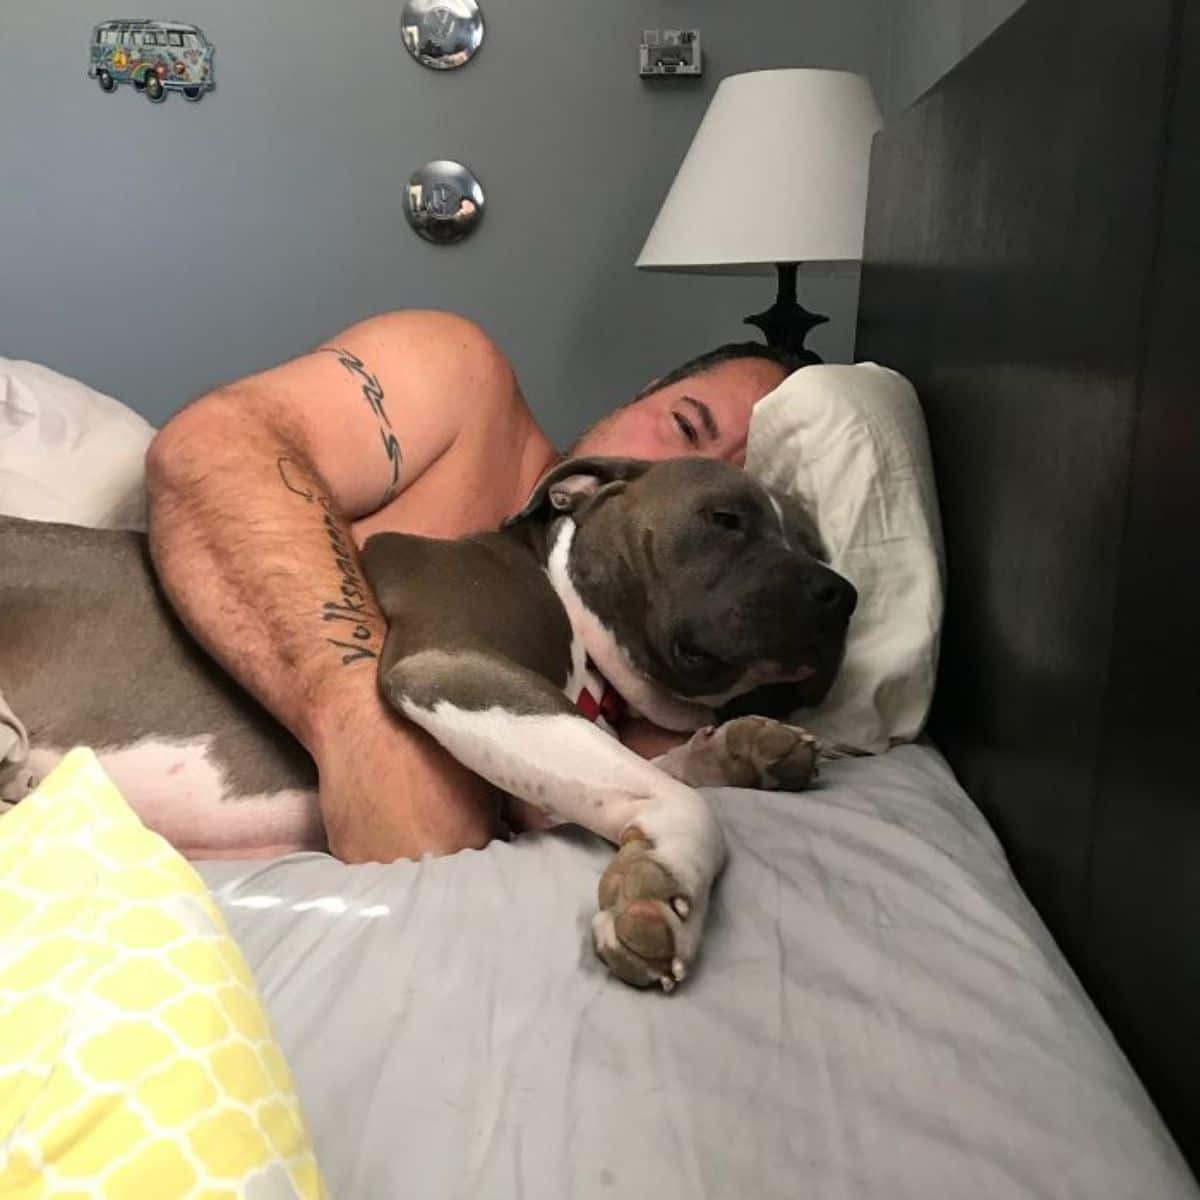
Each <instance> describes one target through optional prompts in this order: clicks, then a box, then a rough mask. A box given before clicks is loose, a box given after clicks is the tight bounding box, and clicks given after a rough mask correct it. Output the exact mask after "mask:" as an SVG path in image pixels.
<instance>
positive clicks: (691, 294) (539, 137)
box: [0, 0, 887, 442]
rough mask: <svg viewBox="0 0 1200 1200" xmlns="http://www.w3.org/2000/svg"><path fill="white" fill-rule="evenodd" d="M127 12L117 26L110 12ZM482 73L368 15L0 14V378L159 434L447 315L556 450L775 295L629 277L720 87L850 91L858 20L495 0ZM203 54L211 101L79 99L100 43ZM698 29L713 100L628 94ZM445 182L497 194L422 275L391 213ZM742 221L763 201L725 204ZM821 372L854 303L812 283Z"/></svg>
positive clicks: (735, 284) (841, 13)
mask: <svg viewBox="0 0 1200 1200" xmlns="http://www.w3.org/2000/svg"><path fill="white" fill-rule="evenodd" d="M131 8H132V9H134V10H136V11H133V12H129V11H128V10H130V9H131ZM483 9H484V12H485V16H486V17H487V20H488V27H487V36H486V40H485V42H484V45H483V48H482V50H481V52H480V54H479V56H478V57H477V58H476V59H475V61H473V62H472V63H470V64H469V65H468V66H466V67H465V68H464V69H462V70H459V71H452V72H447V73H445V74H439V73H435V72H431V71H427V70H425V69H423V68H421V67H420V66H418V65H417V64H416V63H415V62H413V61H412V60H411V59H410V58H409V56H408V55H407V53H406V52H405V50H404V48H403V46H402V44H401V41H400V32H399V19H400V17H399V14H400V6H399V5H398V4H396V3H391V2H384V0H347V3H345V4H342V5H337V6H333V5H321V4H317V3H315V2H313V0H301V2H299V3H297V2H295V0H293V2H292V3H285V2H284V0H262V2H261V3H258V4H254V5H245V4H240V3H237V2H236V0H183V2H182V3H176V2H174V0H172V3H171V4H170V5H165V4H157V3H147V4H143V5H141V6H138V5H133V6H130V5H119V6H116V7H114V6H113V5H111V4H108V3H97V2H95V0H57V2H56V3H54V4H38V3H35V2H34V0H11V2H10V3H6V4H4V5H0V45H2V46H3V47H4V60H5V63H4V70H3V71H2V72H0V175H2V178H0V354H2V355H5V356H9V357H16V358H32V359H35V360H39V361H41V362H44V363H46V364H48V365H50V366H52V367H55V368H56V369H58V370H61V371H64V372H66V373H68V374H71V375H75V376H78V377H80V378H82V379H84V380H85V381H87V382H88V383H90V384H91V385H92V386H94V387H96V388H99V389H101V390H103V391H106V392H109V393H111V394H113V395H116V396H117V397H119V398H121V399H123V400H125V401H126V402H127V403H129V404H130V405H132V406H133V407H134V408H136V409H138V410H139V411H140V412H142V413H143V414H144V415H145V416H147V417H148V418H150V419H151V420H152V421H154V422H156V423H161V422H162V421H163V420H165V419H166V418H167V417H168V416H170V415H171V414H172V413H173V412H175V411H176V410H177V409H178V408H179V407H180V406H181V405H182V404H184V403H185V402H186V401H187V400H188V399H189V398H191V397H193V396H195V395H196V394H197V393H200V392H202V391H205V390H207V389H209V388H211V387H213V386H214V385H216V384H218V383H221V382H223V381H227V380H230V379H234V378H237V377H240V376H242V375H245V374H247V373H248V372H251V371H254V370H257V369H260V368H263V367H266V366H269V365H271V364H273V363H276V362H279V361H281V360H283V359H285V358H287V357H290V356H292V355H295V354H298V353H301V352H303V351H305V350H306V349H307V348H309V347H311V346H312V345H313V344H314V343H315V342H316V341H318V340H320V339H322V338H325V337H328V336H332V335H333V334H334V333H336V332H337V331H338V330H340V329H342V328H344V327H345V326H346V325H348V324H350V323H351V322H353V321H355V320H357V319H359V318H361V317H364V316H367V315H369V314H372V313H375V312H379V311H383V310H387V309H390V308H395V307H401V306H412V305H427V306H437V307H445V308H450V309H453V310H456V311H458V312H462V313H464V314H466V315H468V316H470V317H472V318H474V319H476V320H478V321H480V322H481V323H482V324H483V325H484V326H485V327H486V328H487V329H488V330H489V331H490V332H491V333H492V334H493V336H494V337H495V338H496V339H497V341H498V342H499V343H500V344H501V345H502V346H503V347H504V348H505V349H506V350H507V352H508V353H509V354H510V355H511V356H512V358H513V360H514V361H515V363H516V366H517V370H518V374H519V376H520V378H521V380H522V383H523V385H524V387H525V390H526V393H527V395H528V396H529V400H530V403H531V404H532V406H533V407H534V409H535V411H536V412H537V414H538V416H539V417H540V418H541V419H542V420H543V422H544V423H545V425H546V427H547V430H548V432H549V433H550V435H551V436H552V437H553V438H555V439H556V440H558V441H560V442H562V441H565V440H567V439H569V438H570V437H572V436H574V435H575V434H576V433H577V432H578V431H579V430H580V429H581V428H582V427H583V426H584V425H586V424H588V423H590V422H591V421H593V420H595V419H596V418H597V417H599V416H600V415H601V414H602V413H603V412H604V411H606V410H607V409H608V408H609V407H610V406H611V405H612V404H613V403H615V402H618V401H621V400H624V399H626V398H628V397H629V395H630V394H631V393H632V392H633V391H634V390H635V389H636V388H638V387H639V386H640V385H641V384H643V383H644V382H645V381H646V380H647V379H649V378H650V377H652V376H653V375H654V374H656V373H659V372H661V371H662V370H664V369H669V368H670V367H671V366H673V365H676V363H677V362H678V361H679V360H682V359H683V358H686V357H688V356H690V355H692V354H694V353H697V352H699V351H701V350H704V349H707V348H709V347H710V346H712V345H715V344H718V343H719V342H721V341H726V340H731V339H737V338H743V337H746V336H749V334H750V333H752V332H753V331H751V330H749V329H747V327H745V326H743V325H742V324H741V318H742V317H743V316H744V315H745V314H746V313H749V312H755V311H758V310H760V309H762V308H764V307H765V306H766V305H767V304H768V303H769V302H770V300H771V298H772V296H773V283H772V282H771V281H770V280H769V279H750V280H746V279H728V278H715V277H714V278H695V277H688V276H672V275H650V274H643V273H639V272H637V271H635V270H634V267H633V260H634V258H635V256H636V254H637V252H638V250H639V249H640V247H641V243H642V240H643V238H644V237H645V235H646V233H647V232H648V230H649V227H650V224H651V222H652V220H653V217H654V215H655V213H656V212H657V209H658V205H659V203H660V202H661V200H662V197H663V195H664V194H665V192H666V189H667V187H668V185H669V183H670V180H671V178H672V177H673V174H674V171H675V169H676V167H677V165H678V163H679V161H680V159H681V158H682V156H683V154H684V151H685V150H686V148H687V145H688V143H689V141H690V139H691V136H692V133H693V132H694V130H695V128H696V126H697V124H698V122H699V120H700V117H701V115H702V113H703V111H704V108H705V105H706V103H707V101H708V98H709V97H710V96H711V94H712V92H713V90H714V89H715V87H716V85H717V83H718V81H719V80H720V78H721V77H722V76H724V75H726V74H730V73H732V72H736V71H742V70H748V69H753V68H761V67H772V66H796V65H807V66H822V67H839V68H846V69H850V70H854V71H861V72H864V73H865V74H867V75H868V76H869V77H871V78H872V80H873V81H874V83H875V86H876V89H877V91H878V92H879V95H880V99H881V101H882V99H883V83H884V79H883V67H884V64H885V61H886V56H887V46H886V45H885V44H884V41H883V39H882V37H881V35H880V33H879V29H878V24H879V23H878V20H877V0H839V2H838V3H836V4H835V3H830V2H829V0H754V2H753V3H746V4H739V5H736V6H735V5H730V4H727V3H723V2H722V0H691V2H690V3H688V4H687V5H681V4H677V3H667V2H665V0H655V2H650V0H645V2H639V3H628V2H626V3H620V4H607V5H601V6H594V5H582V4H562V3H557V2H556V0H507V2H506V3H503V4H500V3H489V2H488V0H484V3H483ZM121 15H135V16H160V17H171V18H176V19H180V20H184V21H190V22H193V23H195V24H197V25H199V26H200V28H201V29H203V31H204V32H205V34H206V35H207V36H208V38H209V39H210V41H211V42H212V43H213V45H214V47H215V77H216V81H217V90H216V92H215V93H213V94H212V95H209V96H206V97H205V98H204V99H203V100H202V101H201V102H200V103H198V104H189V103H187V102H185V101H184V100H183V99H182V97H180V96H178V95H169V96H168V97H167V99H166V101H165V102H164V103H163V104H161V105H152V104H150V103H148V102H147V100H146V99H145V98H144V97H143V96H142V95H139V94H137V93H135V92H134V91H133V90H132V89H131V88H129V87H128V86H122V87H120V88H118V90H117V92H116V93H115V94H113V95H104V94H103V93H101V91H100V89H99V87H98V86H97V84H96V82H95V81H94V80H91V79H89V78H88V77H87V74H86V67H87V57H88V42H89V36H90V32H91V27H92V26H93V25H94V24H95V23H96V22H98V21H101V20H105V19H107V18H111V17H115V16H121ZM680 25H694V26H698V27H700V28H701V30H702V32H703V36H704V50H705V56H706V63H705V68H706V69H705V75H704V78H703V79H702V80H701V81H699V82H698V83H695V82H691V81H682V80H675V81H669V82H667V83H663V84H659V85H657V86H654V85H648V84H647V83H645V82H643V81H641V80H640V79H639V78H638V77H637V74H636V54H637V44H638V41H639V40H640V36H639V35H640V31H641V30H642V28H644V27H651V28H653V27H665V26H670V27H674V26H680ZM436 157H454V158H459V159H461V160H462V161H463V162H465V163H467V164H469V165H470V166H471V167H472V168H473V169H474V171H475V172H476V174H477V175H478V176H479V178H480V180H481V181H482V183H483V186H484V188H485V189H486V193H487V200H488V205H489V207H488V210H487V215H486V218H485V220H484V222H483V224H482V226H481V227H480V229H479V231H478V232H477V233H476V235H475V236H474V237H473V238H472V239H471V240H469V241H467V242H465V243H463V244H461V245H459V246H454V247H449V248H441V249H438V248H435V247H432V246H429V245H427V244H425V243H423V242H420V241H418V240H417V239H416V238H415V237H414V236H413V235H412V233H411V232H410V231H409V229H408V226H407V224H406V223H405V220H404V216H403V213H402V209H401V187H402V185H403V183H404V181H405V180H406V179H407V177H408V175H409V173H410V172H411V171H412V170H413V169H414V168H416V167H417V166H419V165H421V164H422V163H424V162H426V161H427V160H428V159H431V158H436ZM733 194H734V195H735V196H736V197H738V199H739V202H740V203H742V204H744V205H745V207H746V210H747V212H752V211H753V202H754V181H753V180H745V181H741V182H740V183H739V184H738V185H737V186H736V187H735V189H734V193H733ZM803 299H804V302H805V303H806V304H807V305H808V307H810V308H813V309H815V310H817V311H820V312H825V313H827V314H829V315H830V316H831V318H832V320H831V322H830V324H829V325H827V326H824V327H822V328H821V329H819V330H817V331H816V333H815V335H814V337H813V343H814V345H815V347H816V348H817V349H818V351H819V352H820V353H822V354H823V355H825V356H827V357H828V358H830V359H832V360H835V361H836V360H844V359H845V358H847V357H848V355H849V353H850V350H851V346H852V342H853V328H854V313H855V308H856V303H857V280H856V279H849V280H847V279H841V280H820V279H818V280H815V281H813V282H812V283H811V285H807V286H806V287H805V290H804V296H803Z"/></svg>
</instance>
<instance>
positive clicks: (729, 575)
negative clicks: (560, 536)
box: [512, 458, 857, 708]
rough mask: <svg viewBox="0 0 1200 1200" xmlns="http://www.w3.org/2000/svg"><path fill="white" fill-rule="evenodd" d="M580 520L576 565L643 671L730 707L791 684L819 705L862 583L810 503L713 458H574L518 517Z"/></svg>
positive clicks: (592, 604)
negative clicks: (840, 560) (841, 562)
mask: <svg viewBox="0 0 1200 1200" xmlns="http://www.w3.org/2000/svg"><path fill="white" fill-rule="evenodd" d="M556 514H569V515H570V517H571V519H572V520H573V521H574V523H575V525H576V527H577V528H576V531H575V535H574V539H573V541H572V544H571V551H570V559H569V563H568V572H569V575H570V578H571V581H572V582H573V583H574V586H575V589H576V590H577V592H578V593H579V596H580V597H581V599H582V600H583V602H584V604H585V605H586V606H587V608H588V609H590V610H591V611H592V612H593V613H595V614H596V616H597V617H599V618H600V620H601V622H602V623H603V624H604V625H605V626H606V627H607V628H608V629H609V630H611V631H612V633H613V634H614V635H615V637H616V639H617V641H618V642H619V643H620V645H621V647H622V648H623V650H624V651H625V653H626V654H627V656H628V657H629V660H630V662H631V663H632V665H633V666H634V667H635V668H637V669H638V670H639V671H641V672H642V673H643V674H644V675H646V676H648V677H649V678H651V679H652V680H654V681H655V682H656V683H658V684H660V685H661V686H662V687H664V688H666V689H667V690H668V691H670V692H672V693H674V694H675V695H677V696H680V697H683V698H686V699H688V700H692V701H695V702H697V703H700V704H703V705H706V706H709V707H712V708H719V707H721V706H722V705H725V704H727V703H728V702H729V701H730V700H731V699H733V698H734V697H737V696H742V695H743V694H745V693H748V692H751V691H754V690H756V689H762V688H763V687H764V685H767V686H770V687H777V686H778V685H782V684H787V685H789V686H788V688H787V696H788V700H789V705H788V706H789V707H796V706H798V705H807V704H815V703H817V702H818V701H819V700H820V699H821V698H822V697H823V696H824V695H825V693H826V692H827V691H828V690H829V687H830V685H831V684H832V683H833V679H834V676H835V675H836V674H837V670H838V667H839V665H840V664H841V659H842V652H843V650H844V648H845V640H846V629H847V625H848V622H849V620H850V615H851V613H852V612H853V611H854V606H855V604H856V603H857V595H856V593H855V590H854V588H853V587H852V586H851V584H849V583H848V582H847V581H846V580H845V579H843V578H842V577H841V576H840V575H838V574H837V573H836V572H834V571H833V570H831V569H830V568H829V567H828V566H827V565H826V564H825V563H824V562H823V561H822V559H823V558H824V557H825V554H824V550H823V547H822V545H821V540H820V537H819V535H818V533H817V530H816V527H815V525H814V524H813V522H812V520H811V519H810V517H809V516H808V514H807V513H806V512H805V511H804V509H803V507H802V506H801V505H800V504H798V503H797V502H795V501H793V500H791V499H790V498H787V497H783V496H778V495H775V494H774V493H772V492H769V491H768V490H767V489H766V488H765V487H763V486H762V484H760V483H758V482H757V481H755V480H754V479H753V478H751V477H750V476H749V475H747V474H746V473H745V472H744V471H742V470H741V469H740V468H738V467H735V466H732V465H731V464H729V463H724V462H719V461H716V460H714V459H704V458H676V459H668V460H666V461H663V462H655V463H647V462H641V461H638V460H634V459H624V458H576V459H569V460H567V461H566V462H563V463H560V464H559V465H558V466H556V467H554V468H553V469H552V470H551V471H549V472H548V473H547V474H546V475H545V477H544V478H543V479H542V480H541V481H540V483H539V484H538V486H537V488H536V489H535V490H534V493H533V495H532V496H531V497H530V499H529V503H528V504H527V505H526V506H525V508H524V509H523V510H522V512H521V513H519V514H517V516H516V517H514V518H512V521H513V522H516V521H520V520H524V519H529V518H540V519H548V518H552V517H553V516H554V515H556Z"/></svg>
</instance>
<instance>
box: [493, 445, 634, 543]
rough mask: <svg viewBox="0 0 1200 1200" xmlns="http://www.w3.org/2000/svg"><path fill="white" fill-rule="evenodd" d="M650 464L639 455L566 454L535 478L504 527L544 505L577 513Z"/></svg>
mask: <svg viewBox="0 0 1200 1200" xmlns="http://www.w3.org/2000/svg"><path fill="white" fill-rule="evenodd" d="M650 466H651V464H650V463H648V462H644V461H643V460H642V459H640V458H599V457H597V458H567V459H564V460H563V461H562V462H560V463H558V464H557V465H556V466H553V467H551V468H550V470H549V471H547V472H546V474H545V475H543V476H542V477H541V479H539V480H538V483H537V486H536V487H535V488H534V489H533V492H532V493H531V494H530V497H529V499H528V500H527V501H526V502H525V507H524V508H523V509H521V511H520V512H519V513H516V514H515V515H514V516H511V517H509V518H508V519H507V520H506V521H505V522H504V528H507V527H508V526H509V525H513V524H515V523H516V522H517V521H521V520H524V519H525V518H526V517H531V516H533V515H534V513H537V512H539V511H541V510H542V509H543V508H544V507H545V506H547V505H548V506H549V507H550V508H552V509H554V510H555V512H560V513H572V514H574V515H575V516H576V517H578V516H579V515H580V514H581V513H582V510H583V509H584V508H585V507H591V506H592V505H593V504H597V503H599V502H600V501H601V500H603V499H605V498H607V497H608V496H612V495H615V494H616V493H617V492H619V491H621V490H622V489H623V488H624V487H625V485H626V484H627V483H628V482H629V480H631V479H637V478H638V476H639V475H644V474H645V472H646V471H647V470H648V469H649V467H650Z"/></svg>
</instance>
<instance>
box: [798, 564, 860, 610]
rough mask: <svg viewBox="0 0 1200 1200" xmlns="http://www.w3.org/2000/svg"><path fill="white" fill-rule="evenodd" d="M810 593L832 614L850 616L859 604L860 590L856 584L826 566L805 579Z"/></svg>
mask: <svg viewBox="0 0 1200 1200" xmlns="http://www.w3.org/2000/svg"><path fill="white" fill-rule="evenodd" d="M805 585H806V586H807V588H808V594H809V596H811V597H812V599H813V602H814V603H815V604H816V605H817V606H818V607H819V608H820V609H821V610H822V611H823V612H827V613H829V614H830V615H831V616H838V617H841V618H842V619H843V620H846V619H848V618H849V616H850V614H851V613H852V612H854V609H855V607H856V605H857V604H858V592H856V591H855V590H854V585H853V584H852V583H850V582H849V581H848V580H845V579H843V578H842V577H841V576H840V575H838V574H836V573H835V572H833V571H829V570H825V569H824V568H822V569H820V570H817V571H813V572H812V573H811V574H809V576H808V578H807V579H806V580H805Z"/></svg>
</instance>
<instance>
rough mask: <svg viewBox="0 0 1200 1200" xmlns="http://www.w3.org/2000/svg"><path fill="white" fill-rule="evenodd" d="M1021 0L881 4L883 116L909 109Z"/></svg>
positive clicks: (913, 0)
mask: <svg viewBox="0 0 1200 1200" xmlns="http://www.w3.org/2000/svg"><path fill="white" fill-rule="evenodd" d="M1024 2H1025V0H884V3H885V4H887V7H888V9H889V10H890V30H889V32H888V60H887V67H886V72H887V82H886V84H885V86H884V91H883V95H882V96H881V97H880V104H882V105H884V107H885V111H886V112H899V111H901V110H902V109H905V108H907V107H908V106H909V105H910V104H911V103H912V102H913V101H914V100H915V99H916V98H917V97H918V96H920V95H921V93H922V92H924V91H926V90H927V89H928V88H930V87H932V86H933V85H934V84H935V83H936V82H937V81H938V80H939V79H940V78H941V77H942V76H943V75H944V74H945V73H946V72H947V71H948V70H950V68H951V67H952V66H954V64H955V63H957V62H958V61H959V60H960V59H963V58H965V57H966V56H967V55H968V54H969V53H970V52H971V51H972V50H974V49H975V47H976V46H977V45H979V43H980V42H982V41H983V40H984V38H986V37H987V36H988V34H990V33H991V32H992V31H993V30H994V29H995V28H996V27H997V26H999V25H1000V24H1002V23H1003V22H1004V21H1006V20H1008V18H1009V17H1011V16H1012V15H1013V13H1014V12H1016V11H1017V9H1018V8H1020V7H1021V5H1022V4H1023V3H1024Z"/></svg>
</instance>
